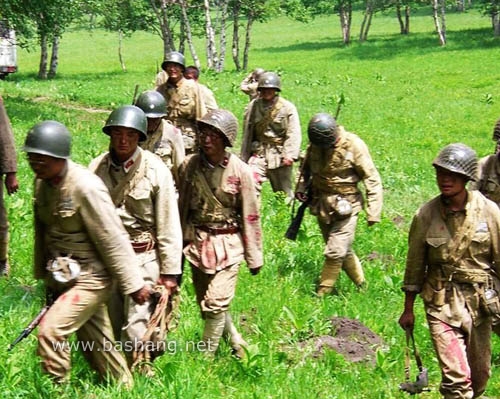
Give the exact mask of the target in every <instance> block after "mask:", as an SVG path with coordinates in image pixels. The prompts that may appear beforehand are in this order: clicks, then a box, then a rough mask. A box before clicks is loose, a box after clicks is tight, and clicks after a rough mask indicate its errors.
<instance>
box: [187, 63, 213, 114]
mask: <svg viewBox="0 0 500 399" xmlns="http://www.w3.org/2000/svg"><path fill="white" fill-rule="evenodd" d="M184 77H185V78H186V79H190V80H194V81H195V82H196V83H198V86H200V90H201V94H202V95H203V101H204V102H205V106H206V108H207V112H208V111H211V110H213V109H217V108H219V107H218V106H217V101H216V100H215V96H214V93H213V91H212V90H210V89H209V88H208V87H207V86H205V85H204V84H201V83H200V82H199V78H200V70H199V69H198V68H197V67H195V66H194V65H190V66H188V67H187V68H186V70H185V71H184Z"/></svg>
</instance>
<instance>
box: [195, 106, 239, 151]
mask: <svg viewBox="0 0 500 399" xmlns="http://www.w3.org/2000/svg"><path fill="white" fill-rule="evenodd" d="M197 122H198V126H200V125H207V126H210V127H212V128H215V129H216V130H217V131H218V132H219V133H221V134H222V135H223V136H224V138H225V140H224V141H225V144H226V147H232V146H233V143H234V139H235V138H236V133H237V132H238V120H237V119H236V117H235V116H234V115H233V113H232V112H230V111H227V110H225V109H213V110H211V111H209V112H207V113H206V114H205V115H204V116H203V117H202V118H200V119H198V121H197Z"/></svg>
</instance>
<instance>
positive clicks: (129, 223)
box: [0, 52, 500, 398]
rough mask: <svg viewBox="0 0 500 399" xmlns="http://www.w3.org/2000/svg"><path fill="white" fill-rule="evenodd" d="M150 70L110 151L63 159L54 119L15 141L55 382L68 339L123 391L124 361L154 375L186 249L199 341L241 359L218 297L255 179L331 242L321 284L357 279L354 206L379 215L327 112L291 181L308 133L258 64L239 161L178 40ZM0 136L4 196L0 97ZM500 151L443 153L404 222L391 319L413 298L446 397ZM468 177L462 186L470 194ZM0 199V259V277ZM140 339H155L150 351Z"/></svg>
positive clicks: (468, 319)
mask: <svg viewBox="0 0 500 399" xmlns="http://www.w3.org/2000/svg"><path fill="white" fill-rule="evenodd" d="M162 70H163V73H162V74H159V76H157V80H156V87H155V89H154V90H148V91H145V92H143V93H141V94H140V95H139V96H138V98H137V99H136V100H135V105H126V106H122V107H119V108H117V109H115V110H113V111H112V112H111V113H110V115H109V116H108V118H107V121H106V123H105V125H104V127H103V128H102V131H103V133H104V134H106V135H107V136H109V151H108V152H105V153H104V154H102V155H100V156H98V157H97V158H95V159H94V160H93V161H92V162H91V163H90V165H89V167H88V168H85V167H83V166H80V165H77V164H75V163H73V162H72V161H71V160H70V152H71V134H70V132H69V130H68V129H67V128H66V126H64V125H63V124H61V123H59V122H57V121H43V122H40V123H38V124H36V125H35V126H33V127H32V128H31V129H30V131H29V132H28V134H27V137H26V139H25V143H24V147H23V151H24V152H26V153H27V156H28V162H29V165H30V167H31V169H32V170H33V171H34V173H35V175H36V181H35V195H34V197H35V201H34V219H35V248H34V275H35V278H37V279H43V280H44V281H45V284H46V287H47V289H48V290H49V292H50V293H51V294H52V295H53V304H52V306H51V307H50V310H49V311H48V312H47V313H46V315H45V316H44V318H43V320H42V322H41V323H40V325H39V332H38V339H39V346H38V353H39V355H40V356H41V359H42V368H43V370H44V371H45V372H46V373H47V374H49V375H50V376H52V377H53V378H54V380H55V381H57V382H63V381H65V380H66V379H67V378H68V374H69V370H70V351H69V347H68V346H67V345H68V338H69V336H70V335H71V334H73V333H76V334H77V336H78V340H79V341H88V342H92V343H93V344H94V346H93V349H92V350H88V351H86V353H85V355H86V358H87V359H88V361H89V363H90V365H91V366H92V367H93V368H95V369H96V370H97V371H98V372H99V373H100V374H101V375H102V376H110V377H113V378H114V379H116V380H117V381H119V382H121V383H123V384H124V385H127V386H130V385H131V384H132V383H133V377H132V374H131V372H130V370H138V371H141V372H144V373H146V374H148V375H149V374H151V373H153V369H152V368H151V367H150V362H151V361H152V360H154V358H155V357H157V356H158V355H159V354H161V353H162V351H161V349H160V348H159V346H158V345H160V344H161V342H162V341H164V340H165V328H168V326H167V327H166V326H165V325H164V326H163V327H162V328H159V327H158V326H156V325H153V326H152V324H151V320H152V319H154V317H153V316H154V315H153V313H154V312H155V309H157V308H158V306H159V303H160V302H161V298H164V297H168V296H170V297H171V296H173V295H175V294H176V293H177V292H178V290H179V286H180V282H181V277H182V274H183V265H184V263H185V261H187V263H188V264H189V266H190V268H191V274H192V280H193V285H194V288H195V293H196V300H197V303H198V305H199V308H200V310H201V314H202V317H203V319H204V321H205V325H204V331H203V342H205V343H206V344H207V346H206V348H207V353H209V354H213V353H215V351H216V350H217V347H218V345H219V342H220V340H221V339H222V337H226V338H227V339H228V340H229V342H230V345H231V347H232V348H233V351H234V353H235V355H236V356H238V357H242V356H244V347H245V346H246V345H247V344H246V342H245V340H244V339H243V338H242V336H241V335H240V334H239V332H238V331H237V329H236V327H235V325H234V323H233V321H232V318H231V315H230V313H229V308H230V304H231V301H232V299H233V298H234V294H235V288H236V282H237V276H238V270H239V267H240V264H241V262H242V261H246V264H247V265H248V267H249V270H250V272H251V274H252V275H256V274H258V273H259V271H260V270H261V268H262V266H263V253H262V230H261V223H260V199H259V197H260V190H261V187H262V184H263V182H265V181H266V180H269V181H270V183H271V186H272V188H273V190H274V191H275V192H276V191H282V192H283V193H284V194H285V196H286V198H287V199H288V200H291V199H292V198H296V199H297V200H299V201H302V202H305V203H307V204H308V206H309V209H310V212H311V213H312V214H313V215H316V216H317V219H318V223H319V227H320V230H321V233H322V236H323V239H324V243H325V250H324V265H323V268H322V271H321V275H320V278H319V283H318V288H317V295H318V296H320V297H322V296H325V295H328V294H330V293H332V292H333V291H334V289H335V283H336V281H337V279H338V277H339V274H340V272H341V271H342V270H344V271H345V272H346V274H347V275H348V277H349V278H350V279H351V280H352V281H353V282H354V284H355V285H356V286H357V287H359V288H360V289H362V288H363V287H364V286H365V285H366V279H365V276H364V273H363V268H362V265H361V262H360V260H359V258H358V257H357V256H356V254H355V253H354V251H353V248H352V244H353V241H354V237H355V232H356V225H357V221H358V217H359V214H360V212H361V211H362V210H363V209H365V210H366V214H367V217H366V219H367V222H368V225H369V226H371V225H373V224H374V223H377V222H379V221H380V218H381V211H382V201H383V189H382V182H381V178H380V175H379V173H378V171H377V168H376V167H375V165H374V162H373V160H372V158H371V156H370V153H369V150H368V148H367V146H366V144H365V143H364V141H363V140H362V139H361V138H360V137H359V136H357V135H356V134H354V133H351V132H348V131H347V130H346V129H345V128H344V127H343V126H340V125H338V124H337V121H336V120H335V118H334V117H333V116H331V115H330V114H327V113H318V114H316V115H314V116H313V117H312V118H311V119H310V121H309V123H308V129H307V135H308V138H309V143H308V146H307V150H306V152H305V156H304V158H303V160H302V163H301V165H300V176H299V177H298V179H297V181H298V183H297V185H296V187H295V190H294V188H293V187H292V181H293V177H292V171H293V165H294V163H296V162H298V160H299V154H300V147H301V139H302V133H301V128H300V121H299V116H298V112H297V109H296V107H295V106H294V105H293V104H292V103H291V102H289V101H287V100H285V99H284V98H282V97H281V96H280V92H281V80H280V77H279V76H278V74H276V73H274V72H266V71H264V70H262V69H256V70H254V71H252V73H251V74H249V75H248V76H247V77H246V78H245V80H244V81H243V82H242V83H241V89H242V91H243V92H245V93H246V94H248V96H249V98H250V103H249V104H248V106H247V108H246V110H245V116H244V122H243V137H242V146H241V154H240V156H237V155H235V154H233V153H231V152H230V151H229V150H228V148H230V147H233V145H234V143H235V139H236V136H237V133H238V130H239V129H238V121H237V119H236V117H235V116H234V115H233V114H232V113H231V112H230V111H228V110H225V109H219V108H218V107H217V103H216V101H215V98H214V96H213V93H212V92H210V90H209V89H208V88H205V89H203V88H202V86H201V84H200V83H199V82H198V76H199V70H197V68H195V67H186V66H185V60H184V56H183V55H182V54H181V53H178V52H171V53H168V54H167V56H166V58H165V61H164V62H163V63H162ZM0 132H1V140H2V142H3V143H2V151H3V152H2V153H1V154H0V155H1V157H0V160H1V162H2V164H1V168H2V169H1V171H0V172H1V173H2V175H5V186H6V188H7V191H8V193H9V194H11V193H14V192H15V191H16V190H17V188H18V183H17V179H16V162H15V149H14V146H13V142H12V131H11V127H10V122H9V120H8V117H7V114H6V112H5V108H4V106H3V103H0ZM499 138H500V123H498V124H497V125H496V126H495V134H494V139H496V140H497V142H498V141H499V140H498V139H499ZM498 148H499V147H497V149H498ZM498 153H499V152H498V151H497V154H498ZM497 154H495V155H492V156H490V157H489V158H488V159H487V160H485V161H482V162H481V165H482V166H481V168H479V170H480V172H478V161H477V157H476V155H475V153H474V151H472V150H471V149H470V148H469V147H466V146H464V145H463V144H452V145H450V146H447V147H445V148H444V149H443V150H442V151H441V152H440V153H439V154H438V156H437V158H436V160H435V161H434V162H433V165H434V167H435V168H436V175H437V182H438V187H439V189H440V191H441V195H440V196H439V197H437V198H435V199H434V200H432V201H430V202H429V203H428V204H426V205H424V206H423V207H422V208H421V209H420V210H419V211H418V212H417V215H416V216H415V218H414V220H413V223H412V227H411V230H410V237H409V252H408V259H407V266H406V273H405V279H404V285H403V290H404V291H405V293H406V300H405V310H404V312H403V314H402V316H401V318H400V325H401V326H402V327H403V328H404V329H406V330H413V326H414V323H415V317H414V315H413V303H414V300H415V297H416V295H417V294H420V295H421V296H422V297H423V299H424V303H425V306H426V311H427V318H428V322H429V326H430V330H431V336H432V339H433V342H434V345H435V348H436V352H437V354H438V358H439V361H440V365H441V368H442V372H443V379H442V384H441V392H442V393H443V395H444V397H445V398H472V397H477V396H478V395H480V394H481V393H482V392H483V391H484V389H485V387H486V382H487V380H488V376H489V370H490V363H489V357H490V356H489V354H490V352H491V349H490V346H489V334H490V332H491V325H492V318H493V316H492V312H491V308H492V306H494V305H495V303H494V302H493V301H492V300H489V301H487V303H486V302H485V300H484V298H485V297H486V293H487V292H489V291H488V290H489V289H490V288H493V289H495V288H496V287H495V285H494V281H493V278H492V276H494V275H495V273H496V272H497V270H496V268H497V267H498V266H496V265H498V264H500V263H499V262H500V249H499V244H500V236H499V234H500V233H499V228H500V210H498V207H497V206H496V205H495V204H494V203H493V202H491V201H489V200H487V199H486V198H485V197H484V196H483V195H482V194H480V191H481V192H483V193H485V194H486V195H487V196H488V197H489V198H492V199H493V200H495V201H497V202H498V201H499V200H500V184H499V182H500V166H499V162H500V161H499V156H498V155H497ZM469 180H472V181H474V187H471V189H473V190H474V191H473V190H467V189H466V183H467V182H468V181H469ZM360 182H362V183H363V185H364V193H363V192H362V191H361V187H360ZM477 190H479V191H477ZM0 194H1V192H0ZM1 204H2V207H1V208H0V227H1V231H0V270H1V271H2V273H3V274H8V272H9V266H8V260H7V241H8V235H7V234H8V233H7V231H8V230H7V219H6V214H5V209H4V207H3V200H2V201H1ZM498 272H500V270H498ZM494 292H496V291H494ZM496 298H497V303H496V304H497V305H498V295H497V296H496ZM486 305H488V306H486ZM499 307H500V305H499ZM488 312H489V313H488ZM499 312H500V309H499ZM493 313H494V312H493ZM152 327H154V328H153V330H152ZM487 335H488V336H487ZM115 339H117V340H119V341H121V342H125V343H128V345H122V346H120V348H124V351H125V357H123V355H122V353H121V350H119V349H118V348H117V347H116V346H111V347H109V343H112V342H115ZM484 339H486V342H487V343H486V342H483V341H482V340H484ZM146 341H148V342H149V341H152V342H153V343H154V344H155V345H153V346H149V347H146ZM55 342H57V343H60V344H63V345H54V343H55ZM64 345H66V346H64ZM105 347H106V348H107V350H104V348H105Z"/></svg>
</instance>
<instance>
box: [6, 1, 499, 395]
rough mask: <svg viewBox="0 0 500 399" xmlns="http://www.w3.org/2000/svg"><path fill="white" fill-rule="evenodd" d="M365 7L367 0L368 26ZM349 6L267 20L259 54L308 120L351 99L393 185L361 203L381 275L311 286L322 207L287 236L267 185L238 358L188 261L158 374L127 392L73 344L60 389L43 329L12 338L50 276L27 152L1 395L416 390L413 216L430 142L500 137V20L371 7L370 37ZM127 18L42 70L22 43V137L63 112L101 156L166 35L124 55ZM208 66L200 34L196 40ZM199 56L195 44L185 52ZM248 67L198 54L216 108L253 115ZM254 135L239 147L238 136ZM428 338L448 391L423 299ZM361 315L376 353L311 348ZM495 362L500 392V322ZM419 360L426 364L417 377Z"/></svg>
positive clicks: (366, 247)
mask: <svg viewBox="0 0 500 399" xmlns="http://www.w3.org/2000/svg"><path fill="white" fill-rule="evenodd" d="M362 21H363V14H362V13H361V12H360V11H359V10H354V13H353V20H352V26H353V29H358V28H359V27H360V26H361V23H362ZM338 23H339V21H338V16H335V15H330V16H318V17H317V18H315V19H313V20H310V21H309V22H308V23H307V24H304V23H301V22H298V21H295V20H292V19H290V18H287V17H284V16H282V17H277V18H275V19H273V20H272V21H270V22H269V23H262V24H260V23H256V24H255V26H254V30H253V36H252V47H251V48H252V50H251V53H250V62H249V68H250V69H251V68H254V67H262V68H265V69H266V70H272V71H277V72H279V73H280V75H281V79H282V87H283V91H282V96H283V97H284V98H286V99H288V100H290V101H292V102H293V103H294V104H295V105H296V106H297V108H298V111H299V114H300V117H301V124H302V129H303V138H304V140H303V145H302V148H303V149H305V146H306V142H307V135H306V127H307V122H308V120H309V118H310V117H311V116H312V115H313V114H314V113H316V112H331V113H334V112H335V110H336V106H337V102H338V99H339V98H341V97H343V98H345V104H344V105H343V108H342V110H341V112H340V115H339V122H340V123H341V124H343V125H344V126H345V127H346V129H347V130H349V131H353V132H356V133H357V134H358V135H360V136H361V137H362V138H363V140H364V141H365V142H366V143H367V144H368V146H369V148H370V150H371V154H372V157H373V159H374V161H375V164H376V165H377V167H378V169H379V171H380V174H381V176H382V180H383V184H384V195H385V203H384V211H383V218H382V222H381V223H380V224H378V225H375V226H373V227H371V228H368V227H367V225H366V220H365V218H364V216H362V217H361V219H360V223H359V225H358V233H357V237H356V242H355V244H354V247H355V250H356V251H357V253H358V255H359V256H360V258H361V260H362V262H363V265H364V268H365V272H366V276H367V279H368V288H367V289H366V291H361V292H359V291H357V290H356V289H355V287H354V286H353V284H352V283H351V282H350V281H349V280H348V279H347V278H346V276H345V275H343V276H342V277H341V279H340V281H339V282H338V289H339V295H336V296H329V297H326V298H324V299H319V298H317V297H316V296H315V295H314V291H315V284H316V281H317V277H318V274H319V272H320V269H321V265H322V250H323V244H322V242H321V236H320V233H319V230H318V228H317V226H316V221H315V220H314V218H313V217H312V216H310V215H306V217H305V220H304V224H303V226H302V229H301V231H300V233H299V237H298V239H297V241H296V242H291V241H287V240H285V239H284V238H283V234H284V232H285V230H286V228H287V225H288V223H289V220H290V208H289V207H288V206H286V205H285V204H284V201H283V198H282V197H281V196H275V195H274V194H272V193H271V191H270V190H269V187H268V186H266V187H265V190H264V193H263V208H262V222H263V228H264V240H265V266H264V269H263V271H262V273H261V274H260V275H258V276H256V277H252V276H250V273H248V271H247V270H246V269H245V268H242V270H241V272H240V281H239V284H238V289H237V294H236V298H235V300H234V302H233V306H232V312H233V314H234V319H235V320H236V321H237V324H238V325H239V327H240V329H241V332H242V333H243V335H244V337H245V338H246V339H247V340H248V341H249V343H250V344H251V346H250V348H249V353H248V356H247V357H246V358H245V359H244V360H242V361H238V360H236V359H234V358H233V357H231V356H230V348H229V347H228V346H227V345H222V347H221V351H220V354H219V355H218V356H217V357H216V359H215V360H214V361H212V360H210V359H207V358H206V357H204V356H203V354H202V353H199V352H197V351H195V350H184V349H185V348H187V347H188V346H189V345H188V344H189V342H196V341H199V340H200V335H201V332H202V328H203V326H202V321H201V319H200V317H199V311H198V309H197V306H196V304H195V299H194V292H193V288H192V286H191V281H190V273H189V270H187V272H186V274H187V276H186V279H185V283H184V285H183V288H182V292H181V299H182V302H181V306H180V312H179V321H178V327H177V328H176V329H175V331H173V332H172V333H171V334H170V335H169V340H170V342H171V343H172V344H171V346H170V347H171V348H172V351H171V352H169V353H167V354H165V355H164V356H163V357H161V358H160V359H158V361H157V362H155V365H156V371H157V377H156V378H151V379H147V378H144V377H141V376H137V378H136V385H135V387H134V388H133V390H132V391H130V392H126V391H123V390H120V389H118V388H116V387H114V386H112V385H103V384H100V383H98V381H97V378H96V377H95V375H94V374H93V373H92V372H91V371H90V370H89V368H88V365H87V364H86V362H85V361H84V360H83V357H82V356H81V354H79V353H74V354H73V370H72V377H71V383H70V385H69V386H67V387H66V388H65V389H64V390H63V391H62V392H61V391H57V390H55V389H54V388H53V387H52V385H51V383H50V381H49V380H48V379H47V378H46V377H44V376H42V375H41V373H40V368H39V362H38V358H37V357H36V355H35V351H36V336H35V334H33V335H31V336H30V337H29V338H28V339H26V340H25V341H23V342H22V343H20V344H19V345H18V346H17V347H16V348H15V349H14V350H13V351H12V352H7V346H8V344H9V343H10V342H11V341H12V340H13V339H14V338H15V336H16V335H17V334H18V333H19V332H20V331H21V330H22V328H24V326H25V325H26V324H27V323H28V322H29V321H30V319H31V318H32V317H33V316H34V315H35V314H36V313H37V312H38V310H39V309H40V308H41V306H42V305H43V297H44V296H43V286H42V285H41V284H40V283H39V282H36V281H35V280H34V279H33V278H32V273H31V272H32V270H31V265H32V255H33V253H32V251H33V248H32V235H33V231H32V208H31V206H32V183H33V174H32V173H31V171H30V170H29V167H28V165H27V162H26V159H25V156H24V155H23V153H22V152H21V151H19V154H18V159H19V180H20V183H21V189H20V191H19V192H18V193H17V194H16V195H15V196H12V197H9V198H7V199H6V202H7V206H8V211H9V215H10V221H11V252H10V254H11V255H10V256H11V264H12V273H11V276H10V277H9V278H8V279H2V280H0V293H1V297H2V302H1V303H0V348H3V349H0V392H2V397H4V398H32V397H42V398H49V397H50V398H52V397H54V395H59V396H61V397H68V398H77V397H84V396H85V397H94V398H109V397H113V398H135V397H139V396H140V397H143V398H153V397H174V398H221V397H224V398H259V399H260V398H339V399H341V398H342V399H344V398H345V399H347V398H349V399H350V398H367V399H372V398H380V399H382V398H404V397H406V395H407V394H405V393H402V392H400V391H399V389H398V384H399V383H401V382H403V381H404V349H405V336H404V333H403V331H402V330H401V329H400V328H399V326H398V324H397V320H398V317H399V315H400V313H401V311H402V305H403V294H402V292H401V291H400V286H401V282H402V278H403V272H404V262H405V254H406V249H407V242H406V240H407V233H408V228H409V224H410V221H411V218H412V216H413V214H414V212H415V211H416V209H417V208H418V206H419V205H421V204H422V203H423V202H424V201H426V200H428V199H430V198H432V197H433V196H435V195H437V192H438V190H437V188H436V184H435V178H434V171H433V168H432V166H431V163H432V160H433V158H434V157H435V156H436V154H437V153H438V151H439V150H440V149H441V148H442V147H443V146H445V145H446V144H449V143H452V142H463V143H465V144H467V145H469V146H471V147H472V148H474V149H475V150H476V151H477V153H478V155H480V156H484V155H487V154H489V153H491V152H492V151H493V150H494V143H493V141H492V140H491V136H492V130H493V125H494V123H495V121H496V120H497V119H498V117H499V116H500V98H499V96H498V94H497V93H499V89H500V69H499V68H498V59H499V44H500V43H499V41H498V40H499V39H498V38H496V37H495V36H494V35H493V33H492V25H491V19H490V18H488V17H485V16H483V14H482V11H481V10H476V9H469V10H467V11H466V12H456V11H454V9H453V8H450V9H449V10H448V13H447V27H448V28H447V44H446V46H439V45H438V38H437V34H436V33H435V26H434V24H433V20H432V10H431V9H429V8H425V7H424V8H421V9H419V10H418V11H416V12H415V13H414V14H413V16H412V29H411V32H410V34H407V35H401V34H400V31H399V25H398V21H397V19H396V18H395V16H394V13H393V12H392V11H391V12H387V13H384V12H382V13H378V14H376V15H375V16H374V17H373V21H372V27H371V30H370V37H369V39H368V40H367V41H364V42H362V43H360V42H358V41H352V42H351V44H350V45H349V46H346V45H345V44H344V41H343V38H342V33H341V31H340V30H339V29H338V26H339V25H338ZM117 43H118V39H117V35H116V33H110V32H105V31H102V30H94V31H92V32H89V31H86V30H81V29H77V28H71V29H69V30H68V31H67V32H66V33H65V34H64V36H63V39H62V40H61V42H60V58H61V60H64V62H61V63H60V65H59V69H58V73H57V76H56V77H55V78H54V79H51V80H40V79H38V78H37V76H38V67H39V60H40V59H39V54H38V53H37V52H35V51H33V50H32V49H31V50H30V51H27V50H20V51H19V72H18V73H16V74H14V75H11V76H9V77H8V78H7V79H6V80H5V81H1V82H0V94H1V95H2V96H3V97H4V100H5V104H6V107H7V110H8V113H9V116H10V118H11V122H12V126H13V128H14V132H15V136H16V144H17V147H18V148H19V149H20V148H21V146H22V143H23V141H24V138H25V136H26V133H27V131H28V129H29V128H30V127H31V126H33V125H34V124H35V123H36V122H38V121H41V120H46V119H55V120H58V121H60V122H62V123H64V124H66V126H68V128H69V129H70V131H71V132H72V133H73V153H72V158H73V159H74V160H75V161H76V162H79V163H82V164H88V162H89V161H90V160H91V159H92V158H93V157H95V156H97V155H98V154H100V153H102V152H104V151H106V149H107V146H108V138H107V136H105V135H104V134H103V133H102V132H101V128H102V126H103V125H104V122H105V120H106V117H107V116H108V114H109V112H110V111H111V110H112V109H113V108H115V107H117V106H119V105H123V104H130V103H131V101H132V97H133V93H134V88H135V86H136V85H139V91H142V90H146V89H149V88H151V87H152V86H153V81H154V77H155V75H156V72H157V65H158V64H160V63H161V61H162V57H163V42H162V41H161V39H160V38H159V37H158V36H156V35H154V34H151V33H146V32H136V33H134V34H133V35H131V36H130V37H125V38H123V42H122V55H123V57H124V60H125V61H126V64H127V68H126V71H123V69H122V67H121V65H120V62H119V60H118V56H117V48H118V47H117ZM194 44H195V46H196V47H197V48H198V49H199V54H200V60H201V64H202V66H203V65H206V59H204V58H203V54H204V49H205V45H206V43H205V41H204V40H201V39H196V38H195V40H194ZM191 61H192V59H191V58H190V56H189V55H187V63H191ZM246 73H247V72H245V71H237V70H236V69H231V68H230V67H228V68H226V70H225V71H223V72H220V73H216V72H214V71H212V70H210V71H209V70H207V69H206V68H203V70H202V76H201V82H202V83H205V84H206V85H208V86H209V87H210V88H211V89H212V90H213V91H214V93H215V96H216V98H217V100H218V103H219V106H220V107H221V108H226V109H229V110H231V111H232V112H234V113H235V114H236V115H237V117H238V119H239V120H240V121H241V119H242V116H243V111H244V108H245V106H246V104H247V101H248V98H247V97H246V96H245V95H244V94H243V93H241V92H240V90H239V83H240V82H241V80H242V79H243V78H244V77H245V76H246ZM240 141H241V135H240V136H239V137H238V140H237V145H236V147H235V149H234V151H235V152H238V149H239V142H240ZM416 309H417V318H418V319H417V324H416V329H415V334H416V340H417V345H418V347H419V349H420V351H421V354H422V357H423V361H424V365H425V366H426V367H428V368H429V377H430V389H431V391H430V392H426V393H423V394H422V395H421V397H422V398H439V394H438V385H439V380H440V371H439V367H438V365H437V363H436V360H435V357H434V352H433V349H432V345H431V342H430V339H429V334H428V329H427V326H426V322H425V319H424V315H423V312H422V304H421V301H420V300H419V301H418V302H417V305H416ZM338 316H341V317H346V318H351V319H355V320H358V321H359V322H360V323H362V324H364V325H365V326H367V327H368V328H370V329H371V330H372V331H373V332H375V333H376V334H377V335H379V336H380V337H381V338H382V340H383V344H382V345H379V346H378V347H377V348H375V349H376V355H375V356H374V358H373V361H371V362H370V361H365V362H354V363H352V362H349V361H347V360H346V358H344V357H343V356H342V355H340V354H338V353H336V352H335V351H331V350H325V351H323V352H322V353H320V354H318V353H316V346H315V342H316V341H315V338H316V337H319V336H324V335H335V331H334V328H333V327H332V324H331V322H330V319H331V318H332V317H338ZM492 339H493V344H494V355H493V359H492V361H493V375H492V378H491V380H490V384H489V386H488V391H487V395H489V396H490V397H500V373H499V372H498V370H497V366H498V365H499V364H500V341H499V339H498V337H493V338H492ZM415 376H416V367H415V365H414V364H413V367H412V378H414V377H415Z"/></svg>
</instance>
